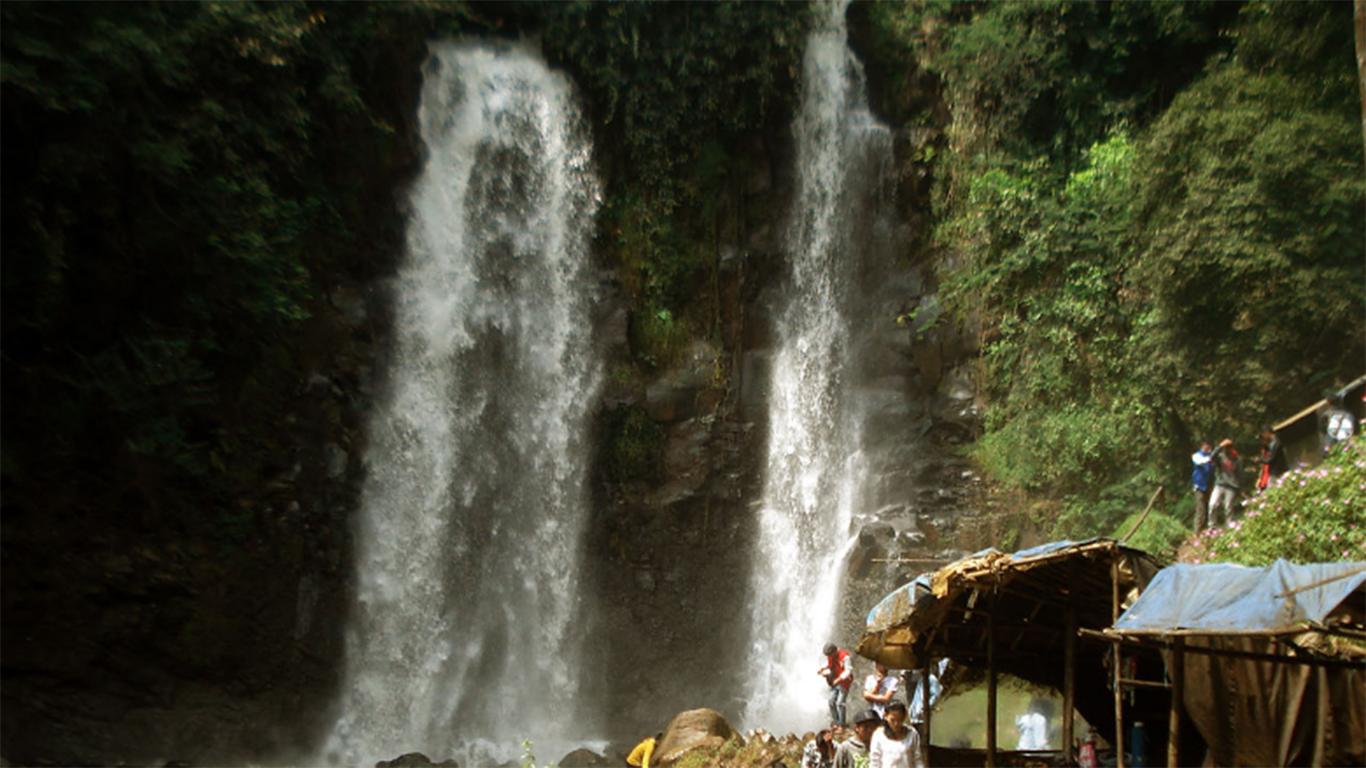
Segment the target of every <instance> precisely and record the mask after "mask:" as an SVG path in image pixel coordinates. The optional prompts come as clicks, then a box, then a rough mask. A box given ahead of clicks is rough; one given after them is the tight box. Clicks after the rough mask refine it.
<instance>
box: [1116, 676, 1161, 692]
mask: <svg viewBox="0 0 1366 768" xmlns="http://www.w3.org/2000/svg"><path fill="white" fill-rule="evenodd" d="M1119 684H1120V685H1122V686H1124V687H1125V688H1158V689H1161V690H1164V691H1165V690H1167V689H1168V688H1171V685H1170V684H1168V683H1159V682H1157V681H1156V680H1133V679H1130V678H1127V677H1121V678H1120V679H1119Z"/></svg>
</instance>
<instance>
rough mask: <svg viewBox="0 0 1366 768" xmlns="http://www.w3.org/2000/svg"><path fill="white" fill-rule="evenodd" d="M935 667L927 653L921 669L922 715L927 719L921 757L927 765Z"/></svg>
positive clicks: (928, 762) (921, 743)
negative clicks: (932, 679) (931, 676)
mask: <svg viewBox="0 0 1366 768" xmlns="http://www.w3.org/2000/svg"><path fill="white" fill-rule="evenodd" d="M933 667H934V662H933V661H932V660H931V659H930V657H929V655H928V654H926V656H925V663H924V665H923V666H922V667H921V669H920V716H921V717H922V718H924V720H925V738H924V740H923V741H921V742H920V759H921V762H922V763H923V764H925V765H929V764H930V670H931V669H932V668H933Z"/></svg>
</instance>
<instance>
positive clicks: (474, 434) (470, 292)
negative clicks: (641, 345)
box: [322, 42, 600, 765]
mask: <svg viewBox="0 0 1366 768" xmlns="http://www.w3.org/2000/svg"><path fill="white" fill-rule="evenodd" d="M419 120H420V125H421V131H422V139H423V141H424V143H425V145H426V150H427V157H426V164H425V168H424V170H423V171H422V173H421V176H420V178H418V179H417V181H416V184H415V186H414V188H413V190H412V192H411V215H410V221H409V230H408V235H407V254H406V257H405V259H406V261H405V264H404V266H403V267H402V271H401V274H400V275H399V276H398V279H397V283H396V285H395V286H394V291H395V304H396V317H395V333H396V339H395V341H394V347H395V353H394V357H393V361H392V363H391V368H390V371H389V390H388V392H387V395H386V398H385V399H384V400H383V402H382V403H381V405H380V407H379V408H378V409H377V411H376V413H375V415H374V416H373V419H372V422H371V424H370V427H369V432H370V446H369V449H368V453H367V454H366V457H365V458H366V464H367V471H368V477H367V480H366V483H365V486H364V490H363V495H362V501H361V504H362V506H361V512H360V514H359V521H358V524H357V530H356V547H357V553H358V554H357V558H358V559H357V566H356V568H357V585H356V600H355V605H354V608H353V612H352V618H351V625H350V627H349V631H348V635H347V663H346V670H345V678H344V684H343V685H344V688H343V693H342V697H341V701H340V702H339V705H338V706H339V713H338V717H337V720H336V723H335V726H334V727H333V729H332V732H331V733H330V735H329V736H328V737H327V739H326V743H325V745H324V747H323V756H322V759H324V760H326V761H329V762H333V763H342V764H349V765H358V764H365V765H370V764H373V763H374V762H375V761H376V760H378V759H388V758H391V757H395V756H397V755H399V754H403V753H406V752H412V751H422V752H424V753H426V754H428V755H431V756H433V758H434V759H438V760H439V759H443V758H444V757H447V756H451V755H460V756H463V758H464V759H461V760H460V762H461V764H462V765H467V764H475V763H481V762H502V761H504V760H507V759H510V758H515V757H516V756H517V753H518V750H519V749H520V747H519V746H518V744H519V742H520V740H521V739H523V738H531V739H532V740H533V741H534V742H535V744H536V747H537V749H538V752H540V753H541V757H542V758H544V757H546V756H548V755H549V752H550V751H552V750H554V749H558V748H559V745H563V744H567V743H569V742H570V741H572V740H573V737H576V736H581V735H582V734H585V733H591V732H593V730H594V728H595V727H596V726H595V723H594V719H593V713H592V711H591V710H590V709H589V708H586V707H584V706H583V703H582V702H580V701H578V700H577V697H576V694H577V691H578V688H579V680H578V674H579V671H578V665H577V664H576V643H577V642H578V636H579V634H580V633H578V632H576V627H578V626H579V624H580V615H581V612H582V610H583V606H581V605H580V601H581V600H582V599H583V598H582V596H581V595H580V588H579V572H580V568H579V559H580V553H579V550H580V545H581V539H582V534H583V528H584V525H585V521H586V515H587V486H586V473H587V469H588V467H587V463H588V459H587V457H588V456H589V454H590V451H589V448H588V412H589V409H590V408H591V407H592V404H593V402H594V399H595V393H596V389H597V387H598V384H599V379H600V370H599V368H600V363H599V361H598V360H597V359H596V357H595V353H594V349H593V346H592V343H591V323H590V320H589V316H588V310H589V307H588V304H589V302H590V300H591V299H592V296H591V295H590V288H591V286H592V284H593V283H592V279H591V276H590V275H589V274H588V273H587V264H588V247H589V239H590V237H591V229H592V219H593V215H594V212H595V209H596V206H597V204H598V199H599V196H600V192H599V189H598V185H597V181H596V179H595V177H594V175H593V173H592V170H591V167H590V153H591V147H590V143H589V139H588V132H587V127H586V124H585V121H584V118H583V116H582V114H581V113H580V111H579V108H578V106H577V104H576V102H575V97H574V94H573V91H572V89H571V86H570V83H569V81H568V80H567V79H566V78H565V77H564V76H563V75H561V74H558V73H554V72H552V71H550V70H549V69H548V68H547V67H546V65H545V64H544V63H543V62H542V61H541V59H540V58H539V55H538V54H535V53H532V52H531V51H530V50H528V49H526V48H524V47H522V46H519V45H511V44H495V43H476V42H446V43H439V44H433V46H432V48H431V55H430V58H429V60H428V63H427V66H426V71H425V76H424V84H423V90H422V100H421V107H420V110H419ZM571 719H572V723H571ZM554 756H556V757H557V756H558V754H556V755H554Z"/></svg>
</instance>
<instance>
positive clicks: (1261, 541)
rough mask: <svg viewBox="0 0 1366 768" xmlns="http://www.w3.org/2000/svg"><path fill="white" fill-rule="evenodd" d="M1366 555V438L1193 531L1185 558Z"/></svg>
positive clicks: (1246, 561) (1253, 560)
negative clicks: (1231, 515) (1223, 521)
mask: <svg viewBox="0 0 1366 768" xmlns="http://www.w3.org/2000/svg"><path fill="white" fill-rule="evenodd" d="M1278 558H1285V559H1287V560H1292V561H1295V562H1301V563H1315V562H1327V561H1332V560H1366V442H1363V441H1362V440H1360V439H1357V440H1353V441H1351V442H1349V443H1347V444H1346V446H1345V447H1344V448H1342V449H1340V450H1337V451H1334V452H1333V453H1332V454H1331V455H1330V456H1329V457H1328V458H1327V459H1325V460H1324V462H1323V464H1322V465H1320V466H1319V467H1316V468H1312V469H1292V470H1290V471H1289V472H1287V473H1286V474H1284V475H1282V476H1281V477H1280V478H1279V479H1278V480H1277V482H1276V483H1275V484H1274V485H1273V486H1272V487H1270V488H1268V489H1267V490H1266V491H1265V492H1263V493H1262V494H1261V495H1260V496H1257V497H1256V498H1254V499H1252V500H1251V501H1250V502H1248V504H1247V506H1246V507H1245V508H1244V512H1243V516H1242V517H1241V518H1239V519H1237V520H1234V521H1233V522H1231V523H1229V524H1228V525H1227V526H1225V527H1222V528H1210V529H1208V530H1206V531H1205V532H1204V533H1202V534H1201V535H1199V536H1192V537H1191V538H1190V540H1189V541H1188V542H1186V544H1185V545H1184V546H1183V547H1182V551H1181V559H1182V560H1186V561H1189V562H1195V563H1202V562H1215V561H1219V562H1231V563H1242V564H1243V565H1266V564H1267V563H1270V562H1272V561H1274V560H1276V559H1278Z"/></svg>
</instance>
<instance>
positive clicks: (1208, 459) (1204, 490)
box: [1191, 440, 1214, 533]
mask: <svg viewBox="0 0 1366 768" xmlns="http://www.w3.org/2000/svg"><path fill="white" fill-rule="evenodd" d="M1191 486H1192V487H1193V488H1194V491H1195V532H1196V533H1199V532H1201V531H1203V530H1205V528H1206V527H1207V526H1208V525H1209V493H1210V489H1211V488H1213V486H1214V446H1212V445H1210V443H1209V441H1208V440H1204V441H1202V442H1201V443H1200V450H1198V451H1196V452H1195V453H1192V454H1191Z"/></svg>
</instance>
